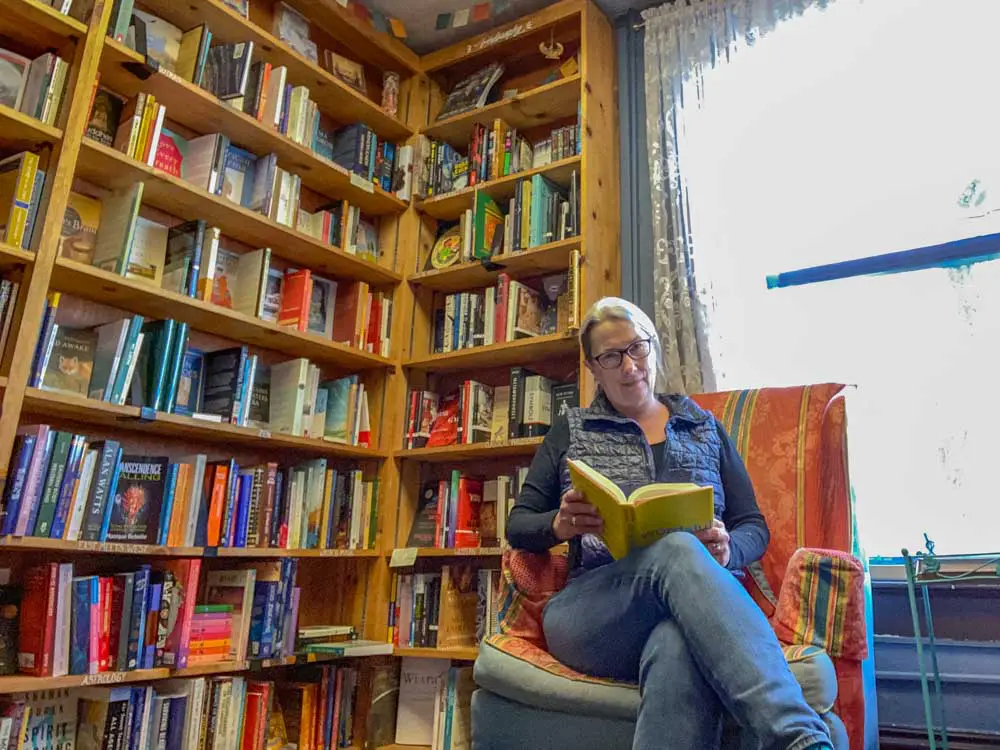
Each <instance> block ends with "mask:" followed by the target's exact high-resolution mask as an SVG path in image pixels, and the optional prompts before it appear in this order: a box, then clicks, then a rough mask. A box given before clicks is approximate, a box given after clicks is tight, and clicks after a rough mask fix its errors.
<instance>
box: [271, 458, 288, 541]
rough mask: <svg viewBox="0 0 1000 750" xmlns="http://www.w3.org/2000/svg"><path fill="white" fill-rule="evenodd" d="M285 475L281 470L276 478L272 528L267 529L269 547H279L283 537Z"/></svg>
mask: <svg viewBox="0 0 1000 750" xmlns="http://www.w3.org/2000/svg"><path fill="white" fill-rule="evenodd" d="M284 491H285V473H284V472H283V471H281V470H280V469H279V470H278V472H277V475H276V476H275V477H274V508H272V509H271V528H269V529H267V539H268V545H267V546H269V547H277V546H279V544H278V541H279V540H278V537H279V536H280V535H281V514H282V513H283V510H282V503H283V501H284V494H283V493H284Z"/></svg>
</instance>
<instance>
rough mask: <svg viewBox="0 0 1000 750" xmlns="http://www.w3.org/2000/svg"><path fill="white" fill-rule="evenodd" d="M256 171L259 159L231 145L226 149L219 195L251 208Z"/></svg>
mask: <svg viewBox="0 0 1000 750" xmlns="http://www.w3.org/2000/svg"><path fill="white" fill-rule="evenodd" d="M256 170H257V157H256V156H255V155H254V154H251V153H250V152H249V151H247V150H245V149H242V148H239V147H238V146H233V145H232V144H230V145H229V147H228V148H227V149H226V161H225V166H224V167H223V176H222V179H221V180H220V188H221V189H220V191H219V195H221V196H222V197H223V198H227V199H228V200H230V201H232V202H233V203H238V204H240V205H241V206H249V205H250V196H251V195H252V193H253V183H254V174H255V172H256Z"/></svg>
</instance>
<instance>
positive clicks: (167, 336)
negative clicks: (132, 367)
mask: <svg viewBox="0 0 1000 750" xmlns="http://www.w3.org/2000/svg"><path fill="white" fill-rule="evenodd" d="M176 329H177V322H176V321H173V320H157V321H155V322H153V323H147V324H146V325H145V327H144V328H143V333H145V334H146V338H145V339H144V346H146V347H147V352H148V354H147V359H146V383H145V391H144V393H143V397H144V405H145V406H150V407H152V408H153V409H157V410H162V407H163V406H164V404H165V403H166V399H165V398H164V392H165V389H164V385H165V384H166V380H167V375H168V373H169V372H170V371H171V370H172V369H173V368H171V367H170V364H171V361H170V360H171V357H170V355H171V353H172V350H173V342H174V332H175V330H176Z"/></svg>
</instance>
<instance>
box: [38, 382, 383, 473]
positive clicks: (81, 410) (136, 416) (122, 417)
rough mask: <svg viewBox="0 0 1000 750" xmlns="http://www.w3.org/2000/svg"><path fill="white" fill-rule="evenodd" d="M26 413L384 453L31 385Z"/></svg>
mask: <svg viewBox="0 0 1000 750" xmlns="http://www.w3.org/2000/svg"><path fill="white" fill-rule="evenodd" d="M24 413H25V414H27V415H32V416H34V417H35V418H36V421H38V420H47V419H61V420H65V421H67V422H72V423H78V424H85V425H86V424H91V425H102V426H104V427H109V428H114V429H117V430H126V431H129V432H136V433H150V434H155V435H164V436H166V435H169V436H171V437H176V438H182V439H191V440H196V441H198V442H202V443H218V444H220V445H238V446H246V447H256V448H260V449H263V450H275V451H279V450H285V451H297V452H301V453H309V454H315V455H320V456H329V457H331V458H352V459H356V460H376V459H380V458H383V457H384V456H385V454H384V453H383V452H381V451H379V450H377V449H372V448H359V447H355V446H351V445H340V444H338V443H331V442H328V441H326V440H316V439H314V438H306V437H296V436H294V435H282V434H280V433H271V432H269V431H268V430H258V429H254V428H252V427H237V426H236V425H233V424H225V423H222V422H212V421H209V420H205V419H198V418H195V417H185V416H182V415H180V414H166V413H164V412H161V411H158V412H156V418H155V419H153V420H149V421H146V420H144V419H142V418H141V416H142V415H141V410H140V409H139V407H137V406H118V405H117V404H109V403H107V402H104V401H96V400H94V399H90V398H84V397H83V396H76V395H73V394H69V393H60V392H55V391H43V390H40V389H38V388H28V389H27V391H26V392H25V396H24Z"/></svg>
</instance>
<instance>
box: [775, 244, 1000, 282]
mask: <svg viewBox="0 0 1000 750" xmlns="http://www.w3.org/2000/svg"><path fill="white" fill-rule="evenodd" d="M995 258H1000V233H998V234H984V235H982V236H980V237H969V238H968V239H964V240H955V241H953V242H945V243H944V244H941V245H929V246H928V247H918V248H915V249H913V250H900V251H898V252H895V253H885V254H884V255H870V256H868V257H867V258H857V259H855V260H844V261H841V262H839V263H828V264H826V265H823V266H812V267H810V268H799V269H797V270H795V271H786V272H784V273H778V274H768V276H767V288H768V289H780V288H782V287H788V286H803V285H805V284H816V283H818V282H821V281H835V280H836V279H849V278H852V277H854V276H870V275H873V274H883V273H901V272H904V271H920V270H923V269H925V268H952V267H955V266H966V265H971V264H973V263H980V262H982V261H985V260H994V259H995Z"/></svg>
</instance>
